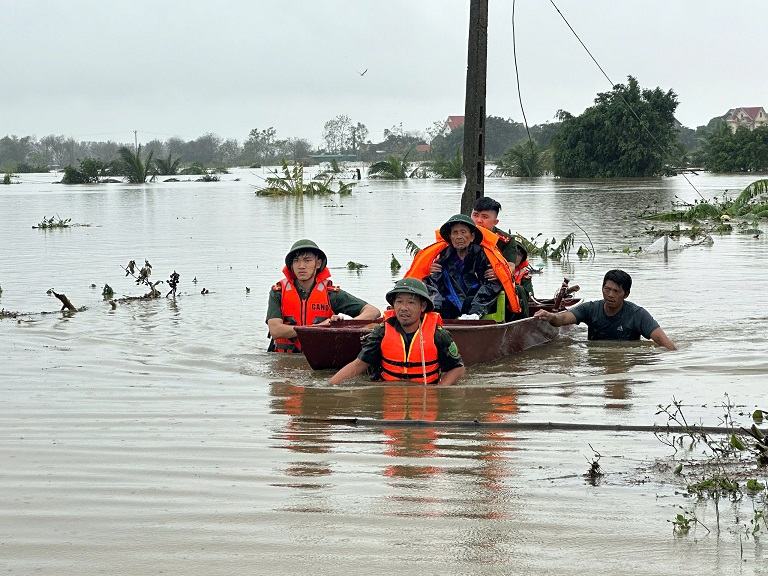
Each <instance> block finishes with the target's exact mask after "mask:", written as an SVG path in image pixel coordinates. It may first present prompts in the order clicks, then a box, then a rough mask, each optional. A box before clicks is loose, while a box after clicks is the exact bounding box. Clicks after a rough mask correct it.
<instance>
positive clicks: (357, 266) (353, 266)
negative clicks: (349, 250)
mask: <svg viewBox="0 0 768 576" xmlns="http://www.w3.org/2000/svg"><path fill="white" fill-rule="evenodd" d="M362 268H368V265H367V264H360V263H359V262H353V261H352V260H350V261H349V262H347V269H348V270H360V269H362Z"/></svg>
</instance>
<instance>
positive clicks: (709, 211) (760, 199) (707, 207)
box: [640, 179, 768, 223]
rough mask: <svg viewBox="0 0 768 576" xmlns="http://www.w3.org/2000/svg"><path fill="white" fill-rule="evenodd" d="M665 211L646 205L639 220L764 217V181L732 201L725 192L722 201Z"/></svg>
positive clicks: (767, 211) (767, 196)
mask: <svg viewBox="0 0 768 576" xmlns="http://www.w3.org/2000/svg"><path fill="white" fill-rule="evenodd" d="M678 207H682V208H683V209H675V210H672V211H669V212H650V206H649V207H647V208H646V209H645V210H644V211H643V212H642V213H641V214H640V218H644V219H647V220H658V221H662V222H699V221H703V220H710V221H711V220H719V221H720V223H723V222H727V221H729V220H730V219H731V218H768V179H762V180H756V181H755V182H752V183H751V184H750V185H749V186H747V187H746V188H744V190H742V191H741V193H740V194H739V195H738V196H737V197H736V198H730V197H729V196H728V195H727V191H726V192H725V193H724V194H723V195H722V198H720V199H718V198H717V197H715V198H713V199H712V200H711V201H707V200H700V201H694V202H693V204H691V203H679V204H678Z"/></svg>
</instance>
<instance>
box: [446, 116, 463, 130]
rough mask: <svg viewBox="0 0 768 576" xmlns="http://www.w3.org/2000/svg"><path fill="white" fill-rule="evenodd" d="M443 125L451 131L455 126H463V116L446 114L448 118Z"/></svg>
mask: <svg viewBox="0 0 768 576" xmlns="http://www.w3.org/2000/svg"><path fill="white" fill-rule="evenodd" d="M445 125H446V126H448V129H449V130H450V131H451V132H453V131H454V130H456V129H457V128H461V127H462V126H464V116H448V120H446V121H445Z"/></svg>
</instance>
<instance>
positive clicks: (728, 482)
mask: <svg viewBox="0 0 768 576" xmlns="http://www.w3.org/2000/svg"><path fill="white" fill-rule="evenodd" d="M688 492H689V493H690V494H695V495H696V496H698V497H699V498H704V497H706V496H709V497H712V498H714V497H719V496H731V497H734V496H736V495H738V494H741V490H740V489H739V483H738V482H736V481H735V480H733V479H732V478H729V477H728V476H725V475H722V474H712V475H711V476H709V477H705V478H703V479H702V480H700V481H698V482H694V483H693V484H689V485H688Z"/></svg>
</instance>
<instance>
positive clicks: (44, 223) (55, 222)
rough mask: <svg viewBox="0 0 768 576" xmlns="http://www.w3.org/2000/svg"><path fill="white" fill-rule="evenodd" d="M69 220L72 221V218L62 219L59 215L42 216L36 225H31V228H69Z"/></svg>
mask: <svg viewBox="0 0 768 576" xmlns="http://www.w3.org/2000/svg"><path fill="white" fill-rule="evenodd" d="M70 222H72V218H66V219H63V218H61V216H51V217H50V218H46V217H45V216H43V219H42V220H41V221H40V222H39V223H38V224H37V226H32V228H33V229H36V230H49V229H51V228H69V227H70V225H71V224H70Z"/></svg>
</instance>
